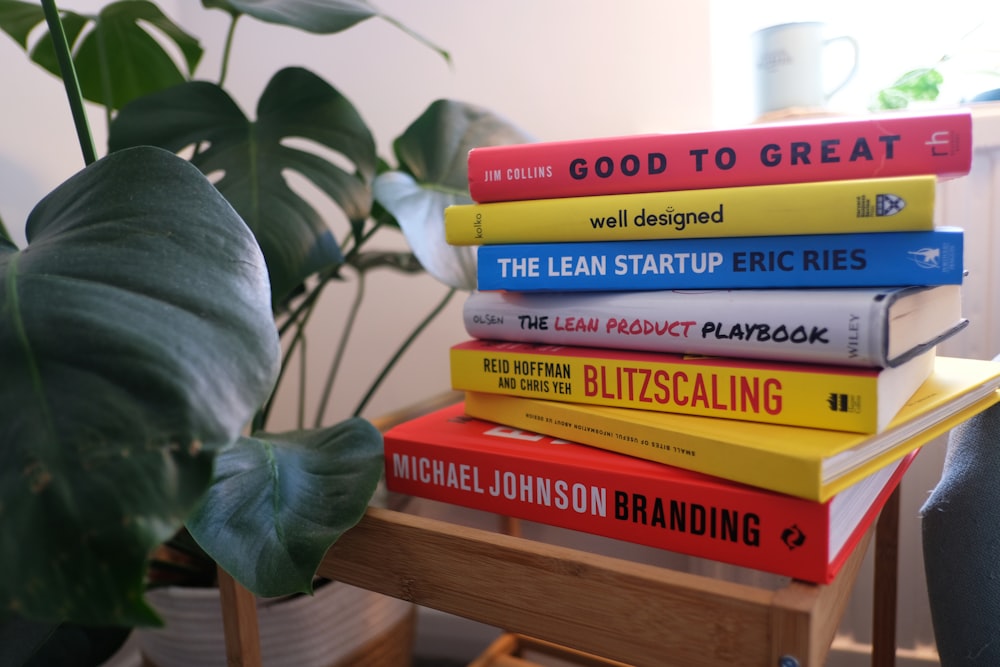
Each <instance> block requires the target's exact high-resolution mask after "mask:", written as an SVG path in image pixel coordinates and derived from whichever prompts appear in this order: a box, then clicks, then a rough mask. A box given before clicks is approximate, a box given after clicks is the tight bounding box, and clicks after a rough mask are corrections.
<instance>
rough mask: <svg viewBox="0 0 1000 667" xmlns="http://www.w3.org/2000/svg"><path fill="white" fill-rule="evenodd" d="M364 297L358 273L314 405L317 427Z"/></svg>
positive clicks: (362, 281)
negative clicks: (333, 352)
mask: <svg viewBox="0 0 1000 667" xmlns="http://www.w3.org/2000/svg"><path fill="white" fill-rule="evenodd" d="M364 297H365V274H364V272H363V271H362V272H359V273H358V289H357V292H355V294H354V301H352V302H351V309H350V310H349V311H348V313H347V317H346V318H345V320H344V330H343V331H342V332H341V333H340V342H339V343H338V344H337V352H336V353H335V354H334V355H333V362H332V363H331V364H330V370H328V371H327V373H326V382H325V383H324V384H323V393H322V395H321V396H320V399H319V404H318V405H317V406H316V420H315V426H316V428H319V427H320V426H322V425H323V418H324V417H325V415H326V404H327V403H329V402H330V394H331V393H333V382H334V380H336V378H337V371H338V370H339V369H340V362H341V361H343V360H344V352H345V351H346V349H347V341H348V339H349V338H350V337H351V332H352V331H353V330H354V323H355V322H356V321H357V319H358V311H359V310H360V309H361V302H362V301H363V300H364Z"/></svg>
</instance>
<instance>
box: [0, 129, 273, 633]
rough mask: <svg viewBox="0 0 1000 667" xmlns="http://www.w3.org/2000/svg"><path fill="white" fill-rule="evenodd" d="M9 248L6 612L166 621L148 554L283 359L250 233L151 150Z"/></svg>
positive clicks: (2, 604)
mask: <svg viewBox="0 0 1000 667" xmlns="http://www.w3.org/2000/svg"><path fill="white" fill-rule="evenodd" d="M26 237H27V239H28V245H27V247H26V248H25V249H23V250H18V249H17V248H15V247H14V246H13V244H11V243H9V242H7V243H0V368H2V369H3V381H2V382H0V562H2V563H3V567H2V568H0V611H2V610H6V611H14V612H17V613H19V614H22V615H24V616H26V617H30V618H37V619H40V620H69V621H76V622H80V623H84V624H118V625H133V624H144V623H152V622H155V621H156V618H155V616H154V615H153V613H152V612H151V611H150V609H149V608H148V607H147V606H146V604H145V602H144V601H143V599H142V593H143V588H144V587H143V579H144V575H145V567H146V561H147V558H148V556H149V553H150V551H151V550H152V549H153V548H154V547H155V546H156V545H158V544H160V543H161V542H163V541H164V540H165V539H167V538H168V537H170V536H171V535H172V534H173V533H174V532H175V531H176V530H177V529H178V528H179V527H180V526H181V525H182V523H183V521H184V520H185V519H186V518H187V516H188V515H189V513H190V512H191V511H192V510H193V508H194V507H195V506H196V505H197V503H198V501H199V500H200V498H201V497H202V495H203V493H204V492H205V490H206V488H207V486H208V484H209V481H210V477H211V470H212V460H213V457H214V454H215V452H216V450H218V449H220V448H222V447H224V446H226V445H228V444H229V443H230V442H232V441H233V440H234V439H235V438H236V437H237V436H238V435H239V433H240V431H241V429H242V428H243V427H244V426H245V425H246V424H247V422H248V421H249V419H250V417H251V416H252V415H253V413H254V412H255V411H256V410H257V409H258V408H259V406H260V405H261V404H262V403H263V401H264V400H265V399H266V398H267V396H268V395H269V393H270V392H271V390H272V388H273V386H274V382H275V379H276V377H277V371H278V364H279V352H280V351H279V346H278V338H277V331H276V329H275V326H274V321H273V318H272V315H271V309H270V299H269V296H270V295H269V289H268V281H267V273H266V269H265V265H264V262H263V257H262V255H261V253H260V249H259V247H258V246H257V244H256V242H255V240H254V238H253V235H252V234H251V233H250V230H249V229H248V228H247V226H246V225H245V224H244V223H243V221H242V220H241V219H240V218H239V216H238V215H237V214H236V212H235V211H234V210H233V209H232V208H231V207H230V206H229V205H228V203H227V202H226V201H225V200H224V199H223V198H222V197H221V196H219V193H218V192H217V191H216V190H215V188H213V187H212V185H211V184H210V183H209V182H208V181H207V180H206V179H205V178H204V176H202V175H201V174H200V173H199V172H198V170H197V169H195V168H194V167H193V166H191V165H190V164H189V163H188V162H187V161H185V160H183V159H181V158H179V157H177V156H175V155H172V154H171V153H169V152H166V151H162V150H159V149H156V148H151V147H143V148H136V149H131V150H127V151H121V152H119V153H115V154H112V155H110V156H108V157H106V158H104V159H102V160H99V161H97V162H95V163H94V164H92V165H90V166H89V167H87V168H85V169H84V170H82V171H80V172H79V173H78V174H76V175H75V176H73V177H72V178H70V179H69V180H68V181H66V182H65V183H63V184H62V185H60V186H59V187H58V188H57V189H56V190H54V191H53V192H52V193H51V194H49V195H48V196H47V197H45V199H43V200H42V201H41V202H40V203H39V204H38V205H37V206H36V207H35V209H34V210H33V211H32V213H31V215H30V216H29V218H28V221H27V226H26Z"/></svg>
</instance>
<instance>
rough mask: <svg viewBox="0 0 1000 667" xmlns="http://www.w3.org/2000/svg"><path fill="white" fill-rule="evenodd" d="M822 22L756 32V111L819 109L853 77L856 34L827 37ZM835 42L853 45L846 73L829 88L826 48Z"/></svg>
mask: <svg viewBox="0 0 1000 667" xmlns="http://www.w3.org/2000/svg"><path fill="white" fill-rule="evenodd" d="M824 28H825V26H824V24H822V23H819V22H803V23H783V24H781V25H774V26H771V27H769V28H764V29H763V30H758V31H757V32H755V33H754V66H755V67H756V71H757V80H756V81H757V85H756V90H757V113H758V114H764V113H768V112H772V111H778V110H780V109H789V108H801V109H807V110H820V109H823V108H824V107H826V103H827V102H828V101H829V99H830V97H831V96H832V95H833V94H834V93H836V92H837V91H838V90H840V89H841V88H843V87H844V86H845V85H847V83H848V82H849V81H850V80H851V79H852V78H853V77H854V74H855V72H857V69H858V43H857V42H856V41H855V40H854V38H853V37H848V36H847V35H841V36H838V37H826V36H825V35H824ZM832 44H843V45H846V46H848V47H849V48H850V60H849V61H848V62H849V67H845V69H846V70H847V76H844V77H842V78H841V79H840V82H839V83H837V84H836V85H835V86H833V87H832V88H830V89H827V88H826V87H825V86H824V83H825V82H824V74H823V72H824V61H825V60H826V59H827V58H826V49H827V47H829V46H830V45H832Z"/></svg>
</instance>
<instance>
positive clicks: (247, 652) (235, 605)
mask: <svg viewBox="0 0 1000 667" xmlns="http://www.w3.org/2000/svg"><path fill="white" fill-rule="evenodd" d="M218 572H219V595H220V598H221V600H222V627H223V629H224V632H225V635H226V665H227V666H228V667H261V666H262V665H263V659H262V658H261V654H260V632H259V629H258V626H257V600H256V599H255V598H254V595H253V593H251V592H250V591H248V590H247V589H246V588H244V587H243V586H241V585H240V584H239V583H237V582H236V580H235V579H233V578H232V577H231V576H229V573H228V572H226V571H225V570H223V569H222V568H221V567H220V568H218Z"/></svg>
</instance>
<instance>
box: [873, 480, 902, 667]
mask: <svg viewBox="0 0 1000 667" xmlns="http://www.w3.org/2000/svg"><path fill="white" fill-rule="evenodd" d="M898 570H899V487H896V490H895V491H893V493H892V496H890V497H889V501H888V502H887V503H886V505H885V507H884V508H883V509H882V513H881V515H880V516H879V519H878V526H877V527H876V529H875V581H874V601H873V605H874V607H873V612H872V614H873V615H872V667H894V665H895V664H896V600H897V598H896V593H897V584H898Z"/></svg>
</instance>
